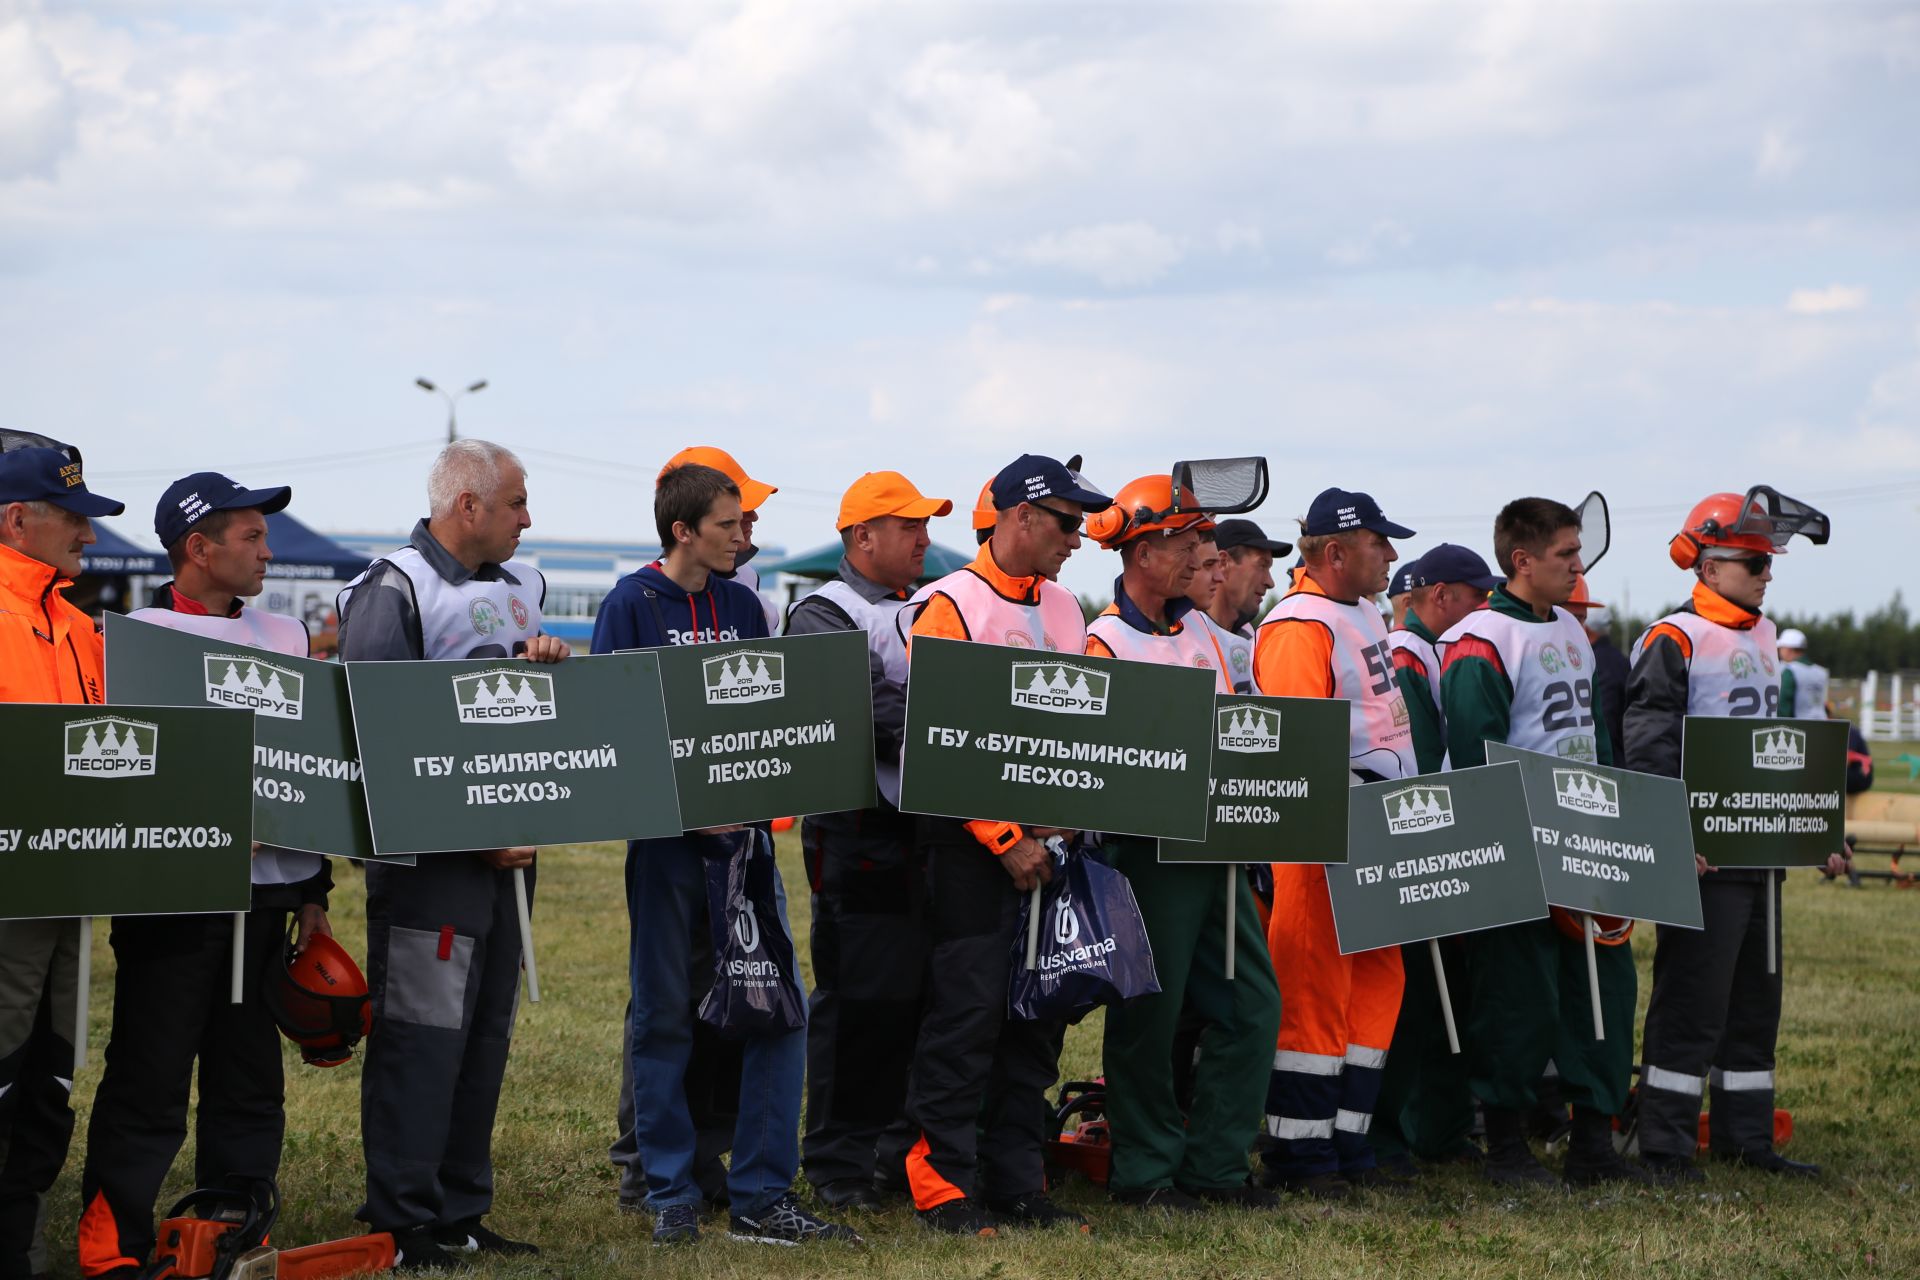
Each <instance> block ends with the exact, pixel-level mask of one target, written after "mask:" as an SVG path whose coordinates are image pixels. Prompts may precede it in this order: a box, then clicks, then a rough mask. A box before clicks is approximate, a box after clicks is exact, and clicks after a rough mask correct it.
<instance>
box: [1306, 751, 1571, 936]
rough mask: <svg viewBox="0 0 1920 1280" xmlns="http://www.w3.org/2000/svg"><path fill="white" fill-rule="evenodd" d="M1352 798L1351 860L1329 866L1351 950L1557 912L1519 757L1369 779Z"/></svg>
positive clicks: (1338, 928) (1339, 922)
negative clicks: (1544, 879)
mask: <svg viewBox="0 0 1920 1280" xmlns="http://www.w3.org/2000/svg"><path fill="white" fill-rule="evenodd" d="M1347 801H1348V811H1349V813H1350V815H1351V817H1350V818H1349V836H1348V844H1347V864H1346V865H1345V866H1344V867H1328V868H1327V889H1328V891H1329V892H1330V893H1331V894H1332V897H1333V925H1334V932H1335V933H1337V934H1338V935H1339V937H1340V952H1341V954H1342V955H1351V954H1353V953H1354V952H1356V951H1372V950H1373V949H1374V948H1376V947H1393V946H1399V945H1400V944H1401V943H1404V942H1421V941H1424V940H1425V939H1427V938H1444V937H1449V936H1451V935H1453V934H1456V933H1473V932H1475V931H1477V930H1480V929H1493V928H1498V927H1499V926H1500V925H1503V924H1518V923H1520V922H1521V921H1523V920H1538V919H1540V917H1542V916H1544V915H1546V914H1547V900H1546V896H1545V895H1544V893H1543V892H1542V890H1541V884H1540V864H1539V860H1538V859H1536V858H1535V857H1534V856H1533V828H1532V825H1531V824H1530V823H1529V822H1528V820H1527V795H1526V790H1525V788H1524V786H1523V785H1522V783H1521V781H1520V769H1519V766H1517V765H1513V764H1490V765H1482V766H1480V767H1479V768H1477V769H1457V770H1455V771H1453V772H1451V773H1432V774H1423V775H1422V776H1420V777H1417V778H1396V779H1393V780H1391V781H1388V782H1368V783H1363V784H1362V785H1360V786H1357V787H1353V788H1351V789H1350V790H1348V792H1347Z"/></svg>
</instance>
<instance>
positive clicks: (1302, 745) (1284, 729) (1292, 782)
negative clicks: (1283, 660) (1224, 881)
mask: <svg viewBox="0 0 1920 1280" xmlns="http://www.w3.org/2000/svg"><path fill="white" fill-rule="evenodd" d="M1347 717H1348V708H1347V701H1346V699H1344V698H1266V697H1249V696H1247V695H1245V694H1235V693H1220V694H1215V695H1214V703H1213V734H1214V737H1213V777H1212V779H1211V791H1210V793H1209V800H1208V804H1207V834H1206V838H1205V839H1204V840H1197V841H1187V840H1162V841H1161V842H1160V861H1162V862H1334V863H1339V862H1345V861H1346V860H1347V778H1348V773H1347V733H1348V724H1347Z"/></svg>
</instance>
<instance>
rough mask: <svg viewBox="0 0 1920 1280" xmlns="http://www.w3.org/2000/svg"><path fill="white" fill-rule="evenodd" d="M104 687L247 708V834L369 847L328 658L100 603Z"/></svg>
mask: <svg viewBox="0 0 1920 1280" xmlns="http://www.w3.org/2000/svg"><path fill="white" fill-rule="evenodd" d="M107 696H108V697H109V698H112V699H113V700H114V701H115V702H116V703H122V704H136V703H137V704H139V705H141V706H194V705H197V704H202V703H204V704H206V705H208V706H215V707H240V708H247V709H251V710H252V711H253V713H254V722H253V836H254V839H256V840H258V841H260V842H261V843H262V844H270V845H276V846H278V847H280V848H282V849H305V850H308V851H309V852H312V853H333V854H339V855H341V856H343V857H348V858H371V857H373V856H374V854H373V836H372V834H371V832H370V831H369V830H368V828H367V796H366V792H365V790H364V789H363V788H362V787H361V785H360V751H359V748H358V747H357V746H356V745H355V743H354V739H353V713H352V708H351V707H350V706H349V705H348V702H347V676H346V672H345V671H344V670H343V669H342V668H341V667H340V666H339V664H338V663H332V662H319V661H316V660H315V659H312V658H306V657H299V658H295V657H290V656H288V655H287V654H284V653H274V652H272V651H270V650H267V649H255V648H250V647H249V646H247V645H241V644H228V643H225V642H224V641H220V640H214V639H209V638H208V637H206V636H200V635H195V634H193V633H192V632H188V631H175V630H174V629H173V628H171V627H161V626H155V625H154V624H153V623H150V622H141V621H138V620H137V619H134V618H128V617H125V616H123V615H121V614H117V613H110V614H108V615H107Z"/></svg>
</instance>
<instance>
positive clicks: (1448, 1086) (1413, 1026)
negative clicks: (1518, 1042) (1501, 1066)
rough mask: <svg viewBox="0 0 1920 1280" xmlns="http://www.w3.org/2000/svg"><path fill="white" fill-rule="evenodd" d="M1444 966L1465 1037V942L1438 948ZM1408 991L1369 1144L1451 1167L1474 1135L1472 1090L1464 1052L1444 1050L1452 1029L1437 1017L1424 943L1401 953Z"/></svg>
mask: <svg viewBox="0 0 1920 1280" xmlns="http://www.w3.org/2000/svg"><path fill="white" fill-rule="evenodd" d="M1440 957H1441V963H1442V964H1444V965H1446V967H1447V985H1448V988H1449V990H1451V992H1452V994H1453V1010H1454V1019H1455V1029H1456V1030H1457V1031H1460V1032H1461V1034H1463V1035H1464V1034H1465V1026H1466V1021H1467V1018H1466V1013H1467V1000H1466V996H1467V992H1468V990H1469V987H1468V980H1467V952H1466V945H1465V942H1464V940H1463V939H1460V938H1446V939H1443V940H1442V941H1441V943H1440ZM1400 960H1401V964H1402V966H1403V967H1404V968H1405V970H1406V975H1407V986H1406V991H1405V993H1404V994H1403V995H1402V996H1401V997H1400V1020H1399V1021H1398V1022H1397V1023H1395V1024H1394V1028H1393V1047H1392V1048H1391V1049H1389V1050H1388V1051H1387V1066H1386V1070H1385V1071H1384V1072H1382V1073H1381V1078H1380V1101H1379V1103H1378V1104H1376V1106H1375V1107H1374V1113H1373V1127H1372V1128H1371V1129H1370V1130H1368V1132H1367V1139H1368V1141H1370V1142H1371V1143H1372V1144H1373V1149H1374V1150H1375V1151H1376V1152H1377V1153H1379V1154H1380V1155H1383V1156H1384V1155H1389V1154H1393V1153H1395V1152H1410V1153H1411V1154H1413V1155H1416V1156H1418V1157H1419V1158H1420V1159H1422V1160H1447V1159H1451V1158H1452V1157H1453V1156H1455V1155H1457V1154H1459V1151H1460V1148H1461V1145H1462V1144H1463V1143H1465V1142H1466V1141H1467V1135H1468V1134H1469V1133H1470V1132H1472V1130H1473V1091H1472V1090H1471V1089H1470V1088H1469V1087H1468V1084H1467V1046H1466V1045H1465V1044H1462V1045H1461V1046H1460V1052H1459V1053H1454V1052H1452V1051H1451V1050H1450V1049H1449V1048H1448V1046H1447V1024H1446V1019H1445V1017H1444V1015H1443V1014H1442V1013H1441V1010H1440V988H1439V985H1438V984H1437V983H1436V982H1435V980H1434V975H1433V958H1432V953H1431V952H1430V951H1429V950H1428V947H1427V944H1426V943H1424V942H1410V943H1408V944H1407V945H1406V946H1404V947H1402V948H1400Z"/></svg>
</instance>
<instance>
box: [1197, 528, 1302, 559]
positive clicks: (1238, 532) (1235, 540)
mask: <svg viewBox="0 0 1920 1280" xmlns="http://www.w3.org/2000/svg"><path fill="white" fill-rule="evenodd" d="M1213 545H1214V546H1216V547H1218V548H1220V549H1221V550H1222V551H1231V550H1233V549H1234V548H1235V547H1252V548H1253V549H1254V550H1255V551H1270V552H1272V553H1273V554H1274V555H1276V556H1283V555H1285V554H1287V552H1289V551H1291V550H1293V544H1292V543H1291V542H1282V541H1280V539H1278V538H1269V537H1268V536H1267V534H1266V531H1265V530H1264V529H1262V528H1261V527H1260V526H1259V525H1257V524H1255V523H1254V522H1253V521H1251V520H1222V521H1221V522H1220V523H1219V524H1216V525H1215V526H1213Z"/></svg>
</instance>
